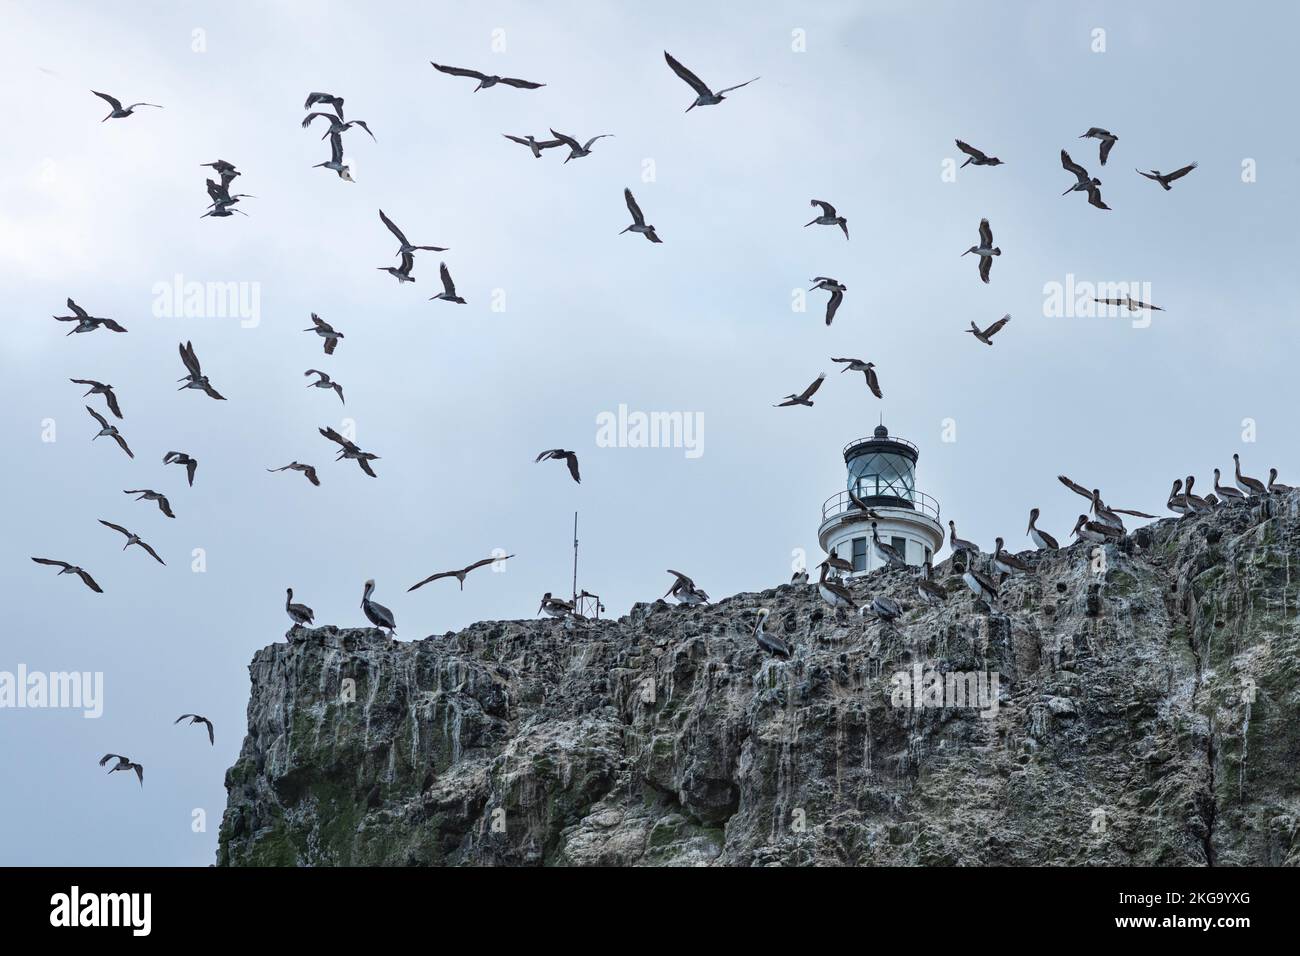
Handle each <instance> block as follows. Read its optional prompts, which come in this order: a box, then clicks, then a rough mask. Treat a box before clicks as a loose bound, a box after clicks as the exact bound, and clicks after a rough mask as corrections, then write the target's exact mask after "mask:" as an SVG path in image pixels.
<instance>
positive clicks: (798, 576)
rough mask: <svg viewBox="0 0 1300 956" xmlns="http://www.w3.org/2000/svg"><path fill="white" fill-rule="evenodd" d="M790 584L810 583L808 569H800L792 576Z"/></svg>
mask: <svg viewBox="0 0 1300 956" xmlns="http://www.w3.org/2000/svg"><path fill="white" fill-rule="evenodd" d="M790 583H791V584H797V585H804V584H807V583H808V569H807V568H800V569H799V570H798V571H796V572H795V573H794V574H792V575H790Z"/></svg>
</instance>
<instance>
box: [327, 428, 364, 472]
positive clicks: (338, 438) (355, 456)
mask: <svg viewBox="0 0 1300 956" xmlns="http://www.w3.org/2000/svg"><path fill="white" fill-rule="evenodd" d="M316 430H317V431H318V432H320V433H321V435H323V436H324V437H326V438H328V439H329V440H330V441H332V442H334V443H335V444H336V445H338V446H339V454H338V457H337V458H335V459H334V460H335V461H342V460H343V459H344V458H351V459H352V460H353V461H355V462H356V463H357V464H358V465H360V466H361V470H362V471H364V472H365V473H366V474H367V475H369V476H370V477H371V478H378V477H379V476H378V475H376V474H375V473H374V471H373V470H371V468H370V463H371V462H372V461H378V460H379V456H378V455H372V454H371V453H370V452H368V451H362V450H361V449H360V448H359V447H358V446H357V445H356V443H354V442H351V441H349V440H348V439H346V438H344V437H343V436H342V435H340V434H339V433H338V432H336V431H335V430H334V429H333V428H318V429H316Z"/></svg>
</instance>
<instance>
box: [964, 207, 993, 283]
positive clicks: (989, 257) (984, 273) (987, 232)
mask: <svg viewBox="0 0 1300 956" xmlns="http://www.w3.org/2000/svg"><path fill="white" fill-rule="evenodd" d="M972 252H973V253H975V255H977V256H979V259H980V279H981V280H982V281H984V282H988V281H989V270H991V269H992V268H993V256H1000V255H1002V250H1001V249H999V248H998V247H997V246H995V245H993V229H992V228H991V227H990V226H989V221H988V220H987V219H981V220H980V241H979V245H976V246H971V247H970V248H969V249H967V250H966V251H965V252H963V253H962V255H963V256H968V255H970V254H971V253H972Z"/></svg>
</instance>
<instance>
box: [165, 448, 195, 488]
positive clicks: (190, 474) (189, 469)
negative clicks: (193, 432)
mask: <svg viewBox="0 0 1300 956" xmlns="http://www.w3.org/2000/svg"><path fill="white" fill-rule="evenodd" d="M163 464H164V465H184V466H185V477H186V479H187V480H188V481H189V484H190V487H191V488H193V487H194V472H195V471H197V470H198V467H199V463H198V461H196V460H195V459H193V458H191V457H190V456H189V455H187V454H185V452H183V451H169V452H168V453H167V454H165V455H163Z"/></svg>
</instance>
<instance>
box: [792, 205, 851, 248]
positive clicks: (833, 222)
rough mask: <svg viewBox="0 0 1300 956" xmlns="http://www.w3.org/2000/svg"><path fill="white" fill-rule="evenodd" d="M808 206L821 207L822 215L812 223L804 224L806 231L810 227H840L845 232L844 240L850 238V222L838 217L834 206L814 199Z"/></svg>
mask: <svg viewBox="0 0 1300 956" xmlns="http://www.w3.org/2000/svg"><path fill="white" fill-rule="evenodd" d="M808 205H810V206H821V208H822V214H821V215H820V216H817V217H816V218H815V219H813V220H812V221H811V222H805V223H804V224H803V227H804V228H805V229H807V228H808V227H809V226H839V227H840V228H841V229H843V230H844V238H845V239H847V238H848V237H849V221H848V220H847V219H845V218H844V217H843V216H838V215H836V214H835V207H834V206H832V205H831V204H830V203H828V202H825V201H824V200H821V199H813V200H811V201H810V202H809V203H808Z"/></svg>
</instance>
